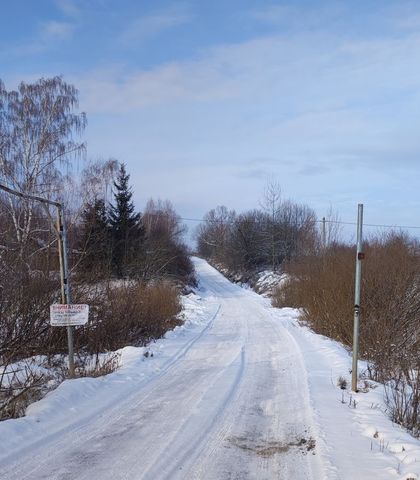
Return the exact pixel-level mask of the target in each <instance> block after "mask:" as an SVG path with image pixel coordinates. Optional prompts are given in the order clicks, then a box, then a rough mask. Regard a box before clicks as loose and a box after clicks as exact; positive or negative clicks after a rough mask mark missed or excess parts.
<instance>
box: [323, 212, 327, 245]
mask: <svg viewBox="0 0 420 480" xmlns="http://www.w3.org/2000/svg"><path fill="white" fill-rule="evenodd" d="M322 248H323V249H324V250H325V249H326V248H327V229H326V225H325V217H322Z"/></svg>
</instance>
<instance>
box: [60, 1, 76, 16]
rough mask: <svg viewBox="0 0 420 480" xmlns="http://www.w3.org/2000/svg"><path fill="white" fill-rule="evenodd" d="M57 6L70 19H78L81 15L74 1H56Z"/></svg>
mask: <svg viewBox="0 0 420 480" xmlns="http://www.w3.org/2000/svg"><path fill="white" fill-rule="evenodd" d="M55 4H56V5H57V7H58V8H59V9H60V10H61V11H62V12H63V13H64V14H65V15H67V16H68V17H73V18H77V17H79V15H80V8H79V6H78V5H77V3H76V2H74V1H73V0H55Z"/></svg>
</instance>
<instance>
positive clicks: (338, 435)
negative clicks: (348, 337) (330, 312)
mask: <svg viewBox="0 0 420 480" xmlns="http://www.w3.org/2000/svg"><path fill="white" fill-rule="evenodd" d="M272 315H274V316H276V317H277V318H278V319H279V321H280V322H282V324H283V325H284V326H285V327H286V328H287V330H288V331H289V332H290V334H291V335H292V337H293V338H294V339H295V341H296V342H297V344H298V345H299V347H300V350H301V352H302V355H303V358H304V362H305V365H306V370H307V372H308V380H309V389H310V396H311V402H312V406H313V409H314V412H315V418H316V421H317V424H318V429H319V432H320V435H321V437H322V438H323V448H322V451H323V455H324V457H325V461H326V463H327V465H329V476H328V478H340V479H341V478H348V479H353V478H354V479H356V478H361V477H360V476H357V474H356V473H355V472H357V471H359V472H360V471H363V472H366V476H364V477H363V478H366V479H368V478H375V479H378V478H389V479H401V480H408V479H416V480H417V479H419V478H420V441H419V440H416V439H415V438H413V437H412V436H411V435H409V433H407V432H406V431H405V430H404V429H403V428H402V427H400V426H399V425H396V424H394V423H393V422H392V421H391V420H390V419H389V416H388V412H387V407H386V405H385V402H384V387H383V385H381V384H378V383H375V382H372V381H371V380H366V381H364V380H361V381H359V388H360V391H359V392H358V393H354V392H352V391H351V390H350V386H351V356H350V354H349V352H348V351H347V350H346V349H345V348H344V347H343V346H342V345H341V344H339V343H338V342H335V341H333V340H331V339H329V338H327V337H323V336H321V335H317V334H315V333H313V332H312V331H310V329H309V328H306V327H304V326H301V325H299V324H298V321H297V319H298V311H297V310H294V309H290V308H283V309H279V310H275V309H273V310H272ZM363 371H366V363H365V362H360V364H359V372H363ZM339 377H343V378H344V379H345V380H346V381H347V385H348V387H347V388H346V389H345V390H342V389H340V387H339V386H338V384H337V383H338V379H339ZM352 472H353V473H352ZM380 472H382V473H383V475H384V476H382V474H381V473H380Z"/></svg>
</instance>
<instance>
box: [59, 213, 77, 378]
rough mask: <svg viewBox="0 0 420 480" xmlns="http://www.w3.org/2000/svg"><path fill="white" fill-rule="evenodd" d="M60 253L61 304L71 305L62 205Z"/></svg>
mask: <svg viewBox="0 0 420 480" xmlns="http://www.w3.org/2000/svg"><path fill="white" fill-rule="evenodd" d="M57 231H58V240H59V241H58V253H59V256H60V279H61V303H63V304H64V305H69V304H71V287H70V276H69V267H68V259H67V232H66V224H65V219H64V212H63V207H62V205H60V206H57ZM67 343H68V349H69V377H70V378H74V347H73V327H71V326H67Z"/></svg>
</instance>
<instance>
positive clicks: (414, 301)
mask: <svg viewBox="0 0 420 480" xmlns="http://www.w3.org/2000/svg"><path fill="white" fill-rule="evenodd" d="M364 251H365V252H366V259H365V260H364V261H363V267H362V270H363V274H362V305H361V307H362V309H361V323H360V353H361V356H362V357H363V358H365V359H366V360H368V361H369V368H368V371H369V374H370V377H371V378H373V379H374V380H377V381H382V382H388V387H389V388H388V395H387V400H388V403H389V406H390V409H391V411H392V416H393V418H394V419H395V420H396V421H398V422H399V423H401V424H402V425H404V426H406V427H407V428H410V429H411V430H412V431H413V432H418V428H419V426H418V425H419V404H420V394H419V392H420V388H419V387H420V381H419V372H420V365H419V358H420V265H419V256H418V246H417V243H416V242H415V241H413V240H410V239H409V238H408V237H407V236H406V235H404V234H401V233H390V234H388V235H385V236H382V237H380V238H375V239H372V240H370V241H369V242H366V243H365V245H364ZM354 264H355V252H354V249H353V248H351V247H349V246H346V245H332V246H329V247H328V248H326V249H322V250H321V251H320V252H319V253H318V254H313V255H310V256H306V257H303V258H300V259H297V260H296V261H294V262H292V263H289V264H288V265H287V270H288V273H289V277H290V280H289V282H288V283H287V284H286V285H284V286H282V288H281V289H277V290H276V291H275V293H274V296H273V305H275V306H277V307H282V306H291V307H298V308H301V312H302V314H301V319H302V320H303V321H304V322H305V323H306V324H308V325H309V326H310V327H311V328H312V329H313V330H314V331H316V332H318V333H321V334H323V335H326V336H329V337H331V338H334V339H336V340H339V341H340V342H342V343H344V344H345V345H348V346H350V345H351V344H352V337H353V315H352V312H353V302H354Z"/></svg>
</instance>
